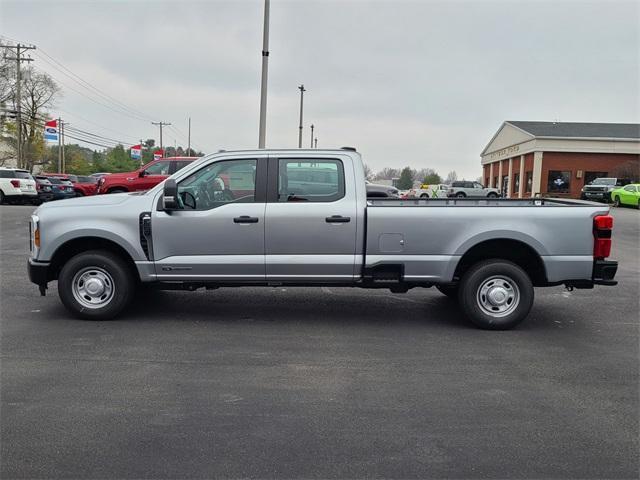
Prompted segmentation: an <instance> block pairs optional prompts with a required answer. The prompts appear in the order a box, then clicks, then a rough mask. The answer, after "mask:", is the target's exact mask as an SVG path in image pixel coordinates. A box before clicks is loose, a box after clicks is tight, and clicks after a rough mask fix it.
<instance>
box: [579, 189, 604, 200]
mask: <svg viewBox="0 0 640 480" xmlns="http://www.w3.org/2000/svg"><path fill="white" fill-rule="evenodd" d="M580 196H581V197H582V198H583V199H584V200H608V199H609V198H611V193H610V192H607V191H604V190H603V191H599V192H589V191H587V192H582V193H581V195H580Z"/></svg>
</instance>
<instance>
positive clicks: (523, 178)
mask: <svg viewBox="0 0 640 480" xmlns="http://www.w3.org/2000/svg"><path fill="white" fill-rule="evenodd" d="M480 156H481V158H482V178H483V180H484V184H485V186H489V187H495V188H498V189H500V191H502V192H505V193H506V196H507V197H510V198H523V197H533V196H535V195H536V194H542V195H546V194H551V195H555V196H566V197H571V198H578V197H580V190H581V189H582V187H583V186H584V184H585V183H589V182H590V181H591V180H593V179H594V178H597V177H606V176H613V175H614V174H615V173H616V171H618V172H619V171H621V170H622V171H625V172H628V171H629V170H631V171H632V172H634V175H633V176H635V177H637V176H638V174H639V173H638V172H639V170H640V124H630V123H566V122H516V121H507V122H504V123H503V124H502V126H501V127H500V129H499V130H498V131H497V132H496V134H495V135H494V136H493V138H492V139H491V141H490V142H489V144H488V145H487V146H486V147H485V149H484V150H483V151H482V153H481V154H480ZM632 180H635V181H638V180H640V179H638V178H633V179H632Z"/></svg>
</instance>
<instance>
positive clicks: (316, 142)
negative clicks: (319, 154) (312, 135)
mask: <svg viewBox="0 0 640 480" xmlns="http://www.w3.org/2000/svg"><path fill="white" fill-rule="evenodd" d="M315 144H316V146H315V147H314V148H318V137H316V139H315Z"/></svg>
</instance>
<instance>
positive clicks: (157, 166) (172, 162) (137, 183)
mask: <svg viewBox="0 0 640 480" xmlns="http://www.w3.org/2000/svg"><path fill="white" fill-rule="evenodd" d="M197 159H198V157H168V158H160V159H158V160H154V161H153V162H149V163H147V164H146V165H143V166H142V167H140V168H139V169H138V170H135V171H133V172H125V173H112V174H111V175H105V176H104V177H102V178H100V180H98V194H101V193H121V192H135V191H138V190H149V189H150V188H153V187H155V186H156V185H157V184H159V183H160V182H162V181H163V180H164V179H165V178H167V177H168V176H169V175H173V174H174V173H175V172H177V171H178V170H180V169H181V168H183V167H186V166H187V165H189V164H190V163H191V162H193V161H194V160H197Z"/></svg>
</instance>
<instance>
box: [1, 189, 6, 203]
mask: <svg viewBox="0 0 640 480" xmlns="http://www.w3.org/2000/svg"><path fill="white" fill-rule="evenodd" d="M4 200H5V198H4V192H3V191H2V190H0V205H3V204H4Z"/></svg>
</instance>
